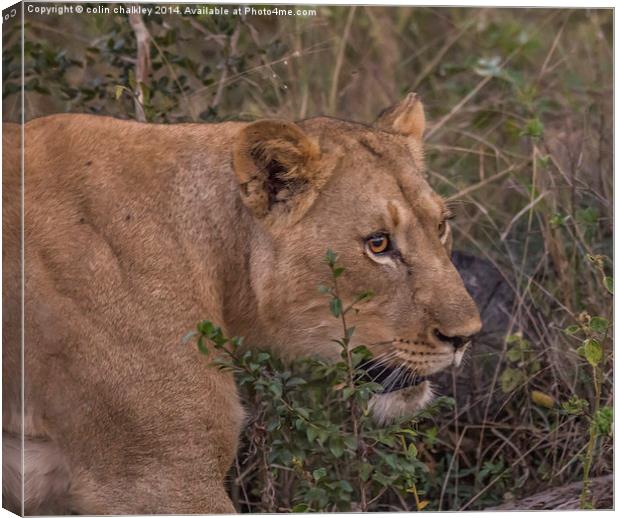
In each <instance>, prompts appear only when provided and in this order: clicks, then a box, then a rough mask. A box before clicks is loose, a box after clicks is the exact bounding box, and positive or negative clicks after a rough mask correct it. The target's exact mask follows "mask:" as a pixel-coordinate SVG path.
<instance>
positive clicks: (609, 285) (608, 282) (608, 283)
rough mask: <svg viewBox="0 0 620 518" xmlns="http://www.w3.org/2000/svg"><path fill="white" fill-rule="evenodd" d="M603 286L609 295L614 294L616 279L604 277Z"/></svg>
mask: <svg viewBox="0 0 620 518" xmlns="http://www.w3.org/2000/svg"><path fill="white" fill-rule="evenodd" d="M603 284H604V285H605V288H606V289H607V291H608V292H609V293H611V294H612V295H613V294H614V278H613V277H608V276H605V277H603Z"/></svg>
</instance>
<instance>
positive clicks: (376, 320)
mask: <svg viewBox="0 0 620 518" xmlns="http://www.w3.org/2000/svg"><path fill="white" fill-rule="evenodd" d="M424 125H425V119H424V111H423V108H422V104H421V102H420V101H419V100H418V99H417V98H416V96H415V95H414V94H409V95H408V96H407V97H406V99H405V100H404V101H402V102H401V103H399V104H398V105H396V106H394V107H393V108H391V109H389V110H386V111H385V112H384V113H383V114H382V115H380V116H379V118H378V119H377V120H376V121H375V123H374V124H372V125H370V126H368V125H364V124H357V123H351V122H345V121H341V120H337V119H330V118H324V117H321V118H315V119H310V120H306V121H303V122H299V123H297V124H293V123H290V122H284V121H279V120H260V121H258V122H255V123H252V124H249V125H248V126H246V127H245V128H244V129H243V130H242V131H241V132H240V134H239V136H238V139H237V142H236V147H235V150H234V156H233V162H234V169H235V174H236V176H237V179H238V182H239V188H240V193H241V198H242V200H243V203H244V204H245V206H246V207H247V208H248V209H249V210H250V211H251V213H252V214H253V216H254V217H255V218H256V220H258V222H259V225H258V226H257V229H258V230H257V235H256V236H255V238H254V240H253V242H252V251H251V272H252V279H251V282H252V288H253V290H254V293H255V296H256V300H257V304H258V310H257V316H256V319H257V321H256V322H254V327H253V329H256V333H257V334H256V335H255V337H254V340H252V341H253V342H254V341H258V342H259V344H260V345H264V346H272V347H274V348H276V349H277V350H278V352H279V353H280V354H282V355H285V356H288V357H295V356H301V355H309V354H318V355H320V356H323V357H326V356H327V357H335V358H336V357H339V354H340V348H339V346H338V345H337V344H336V343H334V342H332V341H331V340H332V339H334V338H338V337H340V336H342V333H343V329H342V323H341V322H340V321H339V320H338V319H336V318H333V317H332V316H331V315H330V313H329V310H328V300H327V298H326V296H325V295H324V294H322V293H320V292H319V290H318V289H317V288H318V286H319V285H321V284H329V282H330V273H329V270H328V268H327V266H326V264H325V261H324V257H325V252H326V250H327V249H328V248H330V249H332V250H333V251H335V252H336V253H337V254H338V262H339V264H340V265H342V266H343V267H344V268H346V271H345V273H344V274H343V275H342V276H341V277H340V278H339V279H338V283H339V286H338V288H339V295H340V297H341V299H342V300H343V302H344V304H345V305H346V304H347V303H348V302H351V301H353V300H354V299H355V298H356V296H357V295H358V294H359V293H360V292H362V291H365V290H371V291H372V292H373V293H374V297H373V298H372V299H371V300H370V301H369V302H366V303H364V304H363V305H362V306H360V310H361V311H360V312H359V313H358V314H355V312H350V313H349V314H348V315H347V320H348V321H347V326H355V333H354V335H353V344H354V345H359V344H364V345H366V346H367V347H368V348H369V349H370V350H371V351H372V352H373V355H374V358H375V360H374V362H375V363H374V366H373V368H372V369H371V373H372V374H373V376H374V377H377V378H378V379H379V380H380V381H381V382H382V383H383V384H384V386H386V388H388V389H389V388H390V385H391V386H397V385H400V386H401V387H402V386H403V385H409V386H411V385H412V384H415V383H416V382H417V383H418V385H417V387H416V389H415V390H417V394H416V396H417V399H418V400H419V403H420V404H423V403H424V402H425V401H426V400H428V398H429V391H430V388H429V386H428V383H426V382H420V378H423V377H424V376H427V375H430V374H432V373H435V372H437V371H440V370H442V369H445V368H446V367H448V366H450V365H453V364H458V363H459V362H460V360H461V358H462V356H463V351H464V349H465V346H466V345H467V343H468V342H469V339H470V337H471V336H472V335H473V334H475V333H477V332H478V331H479V329H480V318H479V315H478V311H477V309H476V306H475V304H474V302H473V300H472V299H471V297H470V296H469V294H468V293H467V291H466V290H465V287H464V286H463V282H462V280H461V278H460V276H459V274H458V273H457V271H456V269H455V268H454V266H453V265H452V263H451V261H450V252H451V244H452V239H451V233H450V225H449V222H448V220H449V219H450V217H451V213H450V211H449V210H448V208H447V207H446V205H445V203H444V202H443V200H442V198H441V197H440V196H438V195H437V194H436V193H435V192H433V190H432V189H431V187H430V186H429V185H428V183H427V182H426V180H425V179H424V177H423V174H422V173H423V168H424V165H423V159H422V151H421V138H422V133H423V131H424ZM248 338H251V337H248ZM403 380H405V381H406V383H403ZM416 380H417V381H416Z"/></svg>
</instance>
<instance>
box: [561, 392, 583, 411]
mask: <svg viewBox="0 0 620 518" xmlns="http://www.w3.org/2000/svg"><path fill="white" fill-rule="evenodd" d="M588 406H589V405H588V402H587V401H586V400H585V399H581V398H580V397H577V396H571V397H570V399H569V400H568V401H565V402H564V403H562V410H564V412H566V413H567V414H570V415H582V414H583V413H584V412H585V411H586V409H587V408H588Z"/></svg>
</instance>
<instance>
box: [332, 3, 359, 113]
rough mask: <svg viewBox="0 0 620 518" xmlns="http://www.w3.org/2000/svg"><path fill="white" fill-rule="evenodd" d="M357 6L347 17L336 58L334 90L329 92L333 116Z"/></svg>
mask: <svg viewBox="0 0 620 518" xmlns="http://www.w3.org/2000/svg"><path fill="white" fill-rule="evenodd" d="M356 9H357V6H353V7H351V9H350V10H349V16H348V17H347V21H346V24H345V26H344V34H343V36H342V39H341V40H340V46H339V47H338V55H337V57H336V66H335V67H334V74H333V77H332V88H331V91H330V92H329V104H328V106H329V113H331V114H333V113H334V111H335V110H336V96H337V95H338V82H339V81H340V70H341V68H342V63H343V62H344V51H345V50H346V48H347V40H348V39H349V33H350V32H351V25H352V24H353V16H354V15H355V10H356Z"/></svg>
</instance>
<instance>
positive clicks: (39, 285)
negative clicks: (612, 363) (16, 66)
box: [3, 94, 480, 514]
mask: <svg viewBox="0 0 620 518" xmlns="http://www.w3.org/2000/svg"><path fill="white" fill-rule="evenodd" d="M423 131H424V113H423V110H422V106H421V103H420V102H419V101H418V99H417V98H416V97H415V95H413V94H410V95H409V96H407V98H406V99H405V100H404V101H402V102H401V103H400V104H398V105H396V106H394V107H393V108H391V109H389V110H387V111H385V112H384V113H383V115H381V116H380V117H379V118H378V120H377V121H376V122H375V123H374V124H372V125H364V124H357V123H352V122H347V121H342V120H337V119H331V118H324V117H319V118H314V119H310V120H305V121H302V122H298V123H291V122H285V121H281V120H259V121H257V122H254V123H240V122H227V123H221V124H180V125H151V124H141V123H136V122H129V121H121V120H115V119H112V118H107V117H95V116H87V115H56V116H51V117H45V118H42V119H37V120H33V121H31V122H29V123H28V124H26V126H25V141H24V143H23V144H24V149H25V162H24V163H25V169H24V186H25V190H24V202H25V204H24V207H23V209H24V220H23V225H24V262H23V267H24V275H25V286H24V292H25V297H24V300H23V303H24V311H25V312H24V336H23V339H24V369H25V370H24V371H21V347H20V346H21V339H22V336H21V303H22V301H21V299H20V296H19V293H20V281H19V279H20V278H21V266H22V264H21V262H20V254H19V250H20V244H21V243H20V232H19V229H20V225H21V219H20V203H19V202H20V153H19V149H20V144H21V142H20V132H19V128H17V127H15V126H10V125H6V126H5V130H4V146H5V147H4V149H5V153H4V157H3V162H4V164H3V165H4V177H3V185H4V191H3V193H4V199H3V201H4V205H3V207H4V208H3V233H4V236H5V247H4V250H5V254H4V257H3V266H4V268H3V281H4V292H3V305H4V312H3V314H4V316H5V321H4V325H3V333H4V344H5V346H4V350H3V359H4V363H3V370H4V373H3V374H4V376H3V380H4V381H3V383H4V385H3V388H4V400H3V405H4V407H3V418H4V419H3V434H4V449H5V459H6V460H7V462H5V472H4V481H5V484H4V487H3V494H4V499H5V500H4V501H5V503H6V504H7V505H8V506H9V507H10V508H12V509H13V510H15V511H20V496H21V483H22V480H21V478H20V474H19V473H20V467H21V462H20V461H21V455H20V453H21V452H20V448H21V433H22V431H23V433H24V436H25V457H24V458H25V502H24V504H25V512H26V513H27V514H38V513H50V512H53V513H87V514H125V513H130V514H135V513H138V514H146V513H167V514H171V513H225V512H233V511H234V509H233V506H232V505H231V502H230V500H229V499H228V497H227V495H226V491H225V489H224V483H223V480H224V477H225V475H226V473H227V471H228V469H229V466H230V465H231V462H232V460H233V457H234V455H235V452H236V449H237V437H238V435H239V431H240V428H241V426H242V421H243V410H242V408H241V405H240V402H239V399H238V396H237V392H236V389H235V384H234V380H233V379H232V377H231V374H230V373H227V372H223V371H219V370H217V369H212V368H209V367H208V360H207V359H205V358H204V357H202V356H200V355H199V353H198V352H197V351H196V350H195V349H194V348H193V347H189V346H187V345H182V343H181V337H182V336H183V335H184V334H185V333H186V332H187V330H188V329H192V328H193V327H194V326H195V324H196V322H198V321H199V320H202V319H204V318H208V319H209V320H211V321H213V322H216V323H218V324H220V325H222V327H223V329H224V330H225V332H226V334H227V335H228V336H233V335H237V336H244V337H245V338H246V343H248V344H250V346H255V347H269V348H271V349H272V350H273V351H275V352H277V353H278V354H279V355H280V356H283V357H285V358H286V357H289V358H294V357H298V356H300V355H319V356H321V357H325V358H337V357H338V355H339V352H340V351H339V347H338V346H337V345H336V344H334V343H333V342H331V341H330V339H332V338H334V337H337V336H339V332H340V328H339V322H338V321H337V320H336V319H333V318H330V317H329V315H328V314H327V313H326V311H325V300H324V296H323V295H321V294H320V293H319V292H318V291H317V286H318V285H320V284H321V283H322V282H324V281H325V276H326V273H327V271H326V267H325V264H324V262H323V257H324V254H325V250H326V249H327V248H328V247H330V248H332V249H333V250H335V251H336V252H337V253H338V254H339V260H340V261H341V262H342V264H343V265H345V266H346V268H347V274H346V275H344V276H343V277H342V278H341V282H340V286H339V288H340V295H341V298H342V299H343V300H344V301H347V300H351V299H353V298H354V297H355V296H356V294H358V293H359V291H361V290H372V292H373V293H374V297H373V299H372V300H371V301H369V302H368V303H367V304H365V306H364V311H363V312H361V313H360V314H359V315H351V318H350V322H349V325H352V326H355V327H356V332H355V335H354V340H355V342H356V344H362V343H363V344H365V345H367V346H368V347H369V349H370V350H371V352H372V353H373V355H374V358H375V364H374V365H373V366H372V368H374V369H380V370H381V371H382V373H381V374H379V371H378V370H377V371H376V372H377V379H380V380H381V381H382V383H384V384H386V385H387V384H388V383H389V381H388V380H389V376H394V374H393V373H394V372H395V371H396V369H397V370H398V372H405V373H406V374H407V381H408V385H411V386H410V387H409V388H408V389H406V391H405V392H404V393H403V392H401V393H399V394H398V395H395V394H396V393H395V394H392V395H391V396H390V394H387V395H382V396H378V397H379V398H390V397H392V399H393V400H392V403H391V404H390V403H389V399H377V400H376V401H375V402H374V403H373V405H374V408H375V411H376V412H377V413H378V419H380V420H381V419H387V418H389V417H392V416H393V415H399V414H400V413H402V412H407V411H410V410H411V409H413V408H418V407H420V406H421V405H423V404H425V403H426V401H428V399H429V398H430V393H429V390H430V388H429V386H428V382H424V383H421V384H418V385H415V384H412V383H413V381H414V378H415V377H416V376H417V377H419V378H423V377H425V376H427V375H430V374H432V373H434V372H437V371H440V370H442V369H445V368H446V367H448V366H450V365H453V364H455V363H458V362H459V361H460V358H461V357H462V354H463V349H464V348H463V346H464V345H465V344H466V343H467V342H468V337H470V336H471V335H473V334H474V333H476V332H477V331H478V330H479V328H480V320H479V316H478V312H477V310H476V307H475V305H474V302H473V301H472V299H471V298H470V297H469V295H468V294H467V292H466V290H465V288H464V286H463V283H462V281H461V279H460V277H459V275H458V273H457V272H456V270H455V269H454V267H453V266H452V264H451V262H450V258H449V252H450V247H451V234H450V227H449V225H448V224H447V220H448V219H449V217H450V214H449V211H448V210H447V209H446V206H445V205H444V203H443V201H442V199H441V198H440V197H439V196H438V195H436V194H435V193H434V192H433V190H432V189H431V188H430V187H429V185H428V184H427V183H426V181H425V180H424V178H423V176H422V174H421V173H422V171H423V160H422V152H421V137H422V133H423ZM356 344H354V345H356ZM371 372H372V369H371ZM385 372H387V373H388V374H387V375H386V374H384V373H385ZM22 376H24V380H25V384H24V387H25V392H24V401H23V406H24V409H25V415H24V416H23V417H24V420H23V424H24V427H25V428H24V429H23V430H22V428H21V427H22V415H21V408H22V400H21V377H22ZM386 376H387V377H386ZM394 379H395V378H394ZM399 382H402V378H400V377H399ZM394 398H400V399H394ZM399 405H400V406H399Z"/></svg>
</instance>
